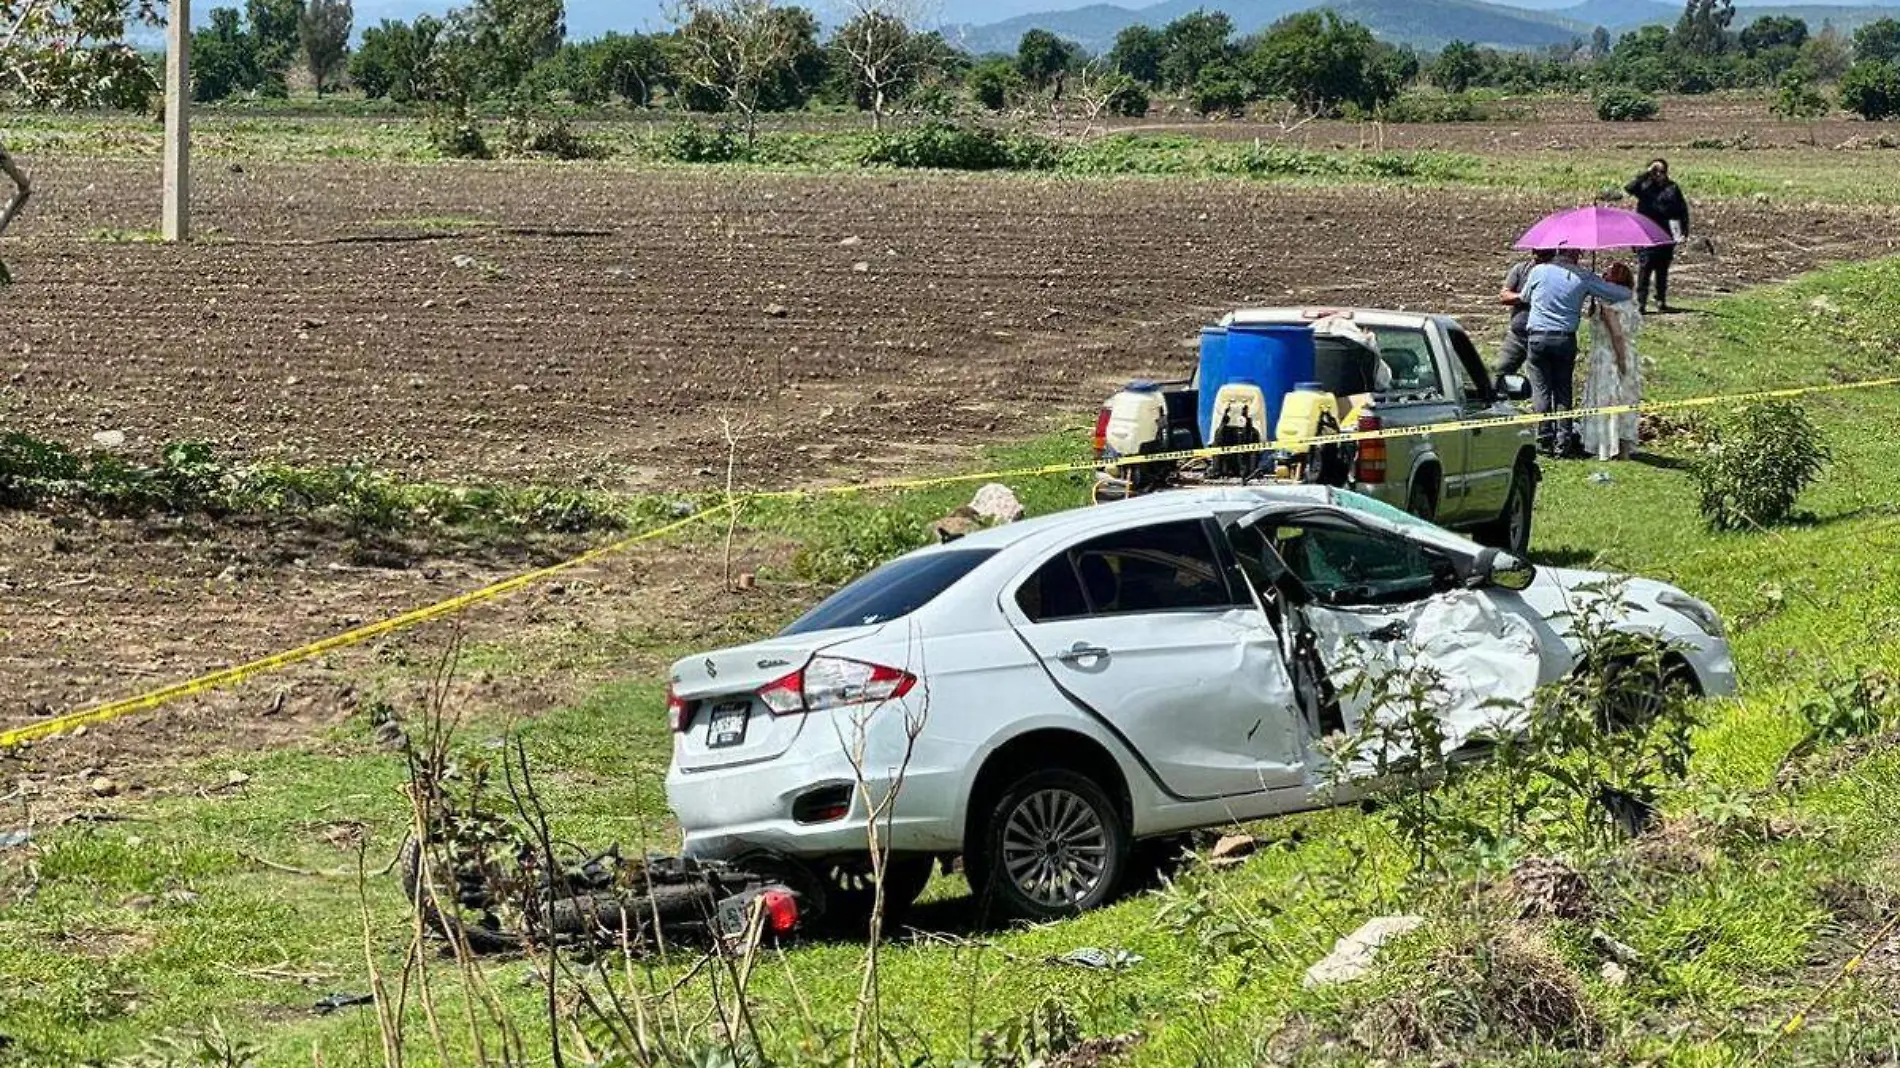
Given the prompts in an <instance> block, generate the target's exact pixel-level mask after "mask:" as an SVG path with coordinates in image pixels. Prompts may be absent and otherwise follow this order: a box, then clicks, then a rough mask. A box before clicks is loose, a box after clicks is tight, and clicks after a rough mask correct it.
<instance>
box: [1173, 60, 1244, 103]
mask: <svg viewBox="0 0 1900 1068" xmlns="http://www.w3.org/2000/svg"><path fill="white" fill-rule="evenodd" d="M1251 95H1252V94H1251V93H1250V92H1249V91H1248V87H1247V82H1246V79H1244V78H1242V77H1241V76H1240V72H1239V71H1237V70H1235V69H1234V68H1232V67H1229V66H1227V65H1226V64H1224V63H1216V64H1213V65H1211V66H1209V67H1207V68H1206V69H1205V70H1202V71H1201V76H1200V77H1199V78H1197V79H1195V82H1194V89H1193V91H1192V92H1191V93H1190V94H1189V96H1188V103H1190V104H1191V105H1193V107H1194V110H1195V111H1197V112H1200V113H1201V114H1202V115H1238V114H1240V113H1241V111H1243V110H1244V109H1245V108H1246V107H1247V99H1248V97H1250V96H1251Z"/></svg>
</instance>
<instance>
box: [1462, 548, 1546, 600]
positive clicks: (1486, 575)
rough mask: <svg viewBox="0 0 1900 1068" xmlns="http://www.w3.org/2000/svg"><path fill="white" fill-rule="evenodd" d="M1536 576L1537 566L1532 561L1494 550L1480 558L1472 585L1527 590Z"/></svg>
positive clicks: (1474, 571) (1478, 587) (1474, 570)
mask: <svg viewBox="0 0 1900 1068" xmlns="http://www.w3.org/2000/svg"><path fill="white" fill-rule="evenodd" d="M1536 578H1537V568H1536V567H1535V566H1534V565H1533V564H1532V563H1531V562H1530V561H1528V560H1520V559H1518V558H1517V557H1515V556H1512V555H1511V554H1510V553H1505V552H1497V551H1495V550H1494V551H1491V552H1487V553H1485V554H1484V555H1483V556H1480V557H1479V558H1478V564H1477V567H1475V568H1473V570H1472V576H1471V587H1472V588H1473V589H1483V588H1486V587H1489V588H1492V589H1500V590H1526V589H1529V588H1530V585H1531V583H1532V582H1533V581H1535V580H1536Z"/></svg>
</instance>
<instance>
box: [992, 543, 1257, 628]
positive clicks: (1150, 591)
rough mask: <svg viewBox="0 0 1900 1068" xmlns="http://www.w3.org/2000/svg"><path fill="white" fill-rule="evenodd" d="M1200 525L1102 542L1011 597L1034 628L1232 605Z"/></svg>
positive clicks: (1064, 558) (1051, 564)
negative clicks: (1079, 618)
mask: <svg viewBox="0 0 1900 1068" xmlns="http://www.w3.org/2000/svg"><path fill="white" fill-rule="evenodd" d="M1234 603H1235V601H1234V594H1233V592H1232V591H1231V590H1230V589H1229V588H1228V585H1227V579H1226V577H1225V576H1224V575H1223V574H1222V571H1221V566H1220V564H1219V563H1218V562H1217V559H1216V557H1215V555H1214V546H1213V543H1212V542H1211V541H1209V540H1208V536H1207V528H1206V527H1205V526H1204V525H1203V524H1202V523H1201V521H1200V520H1197V519H1190V520H1184V521H1180V522H1174V523H1158V524H1156V525H1154V526H1148V527H1139V528H1136V529H1134V530H1123V531H1117V532H1115V533H1113V534H1105V535H1103V536H1101V537H1099V538H1094V539H1091V540H1089V541H1086V542H1083V543H1082V544H1080V545H1077V546H1075V547H1074V548H1072V549H1070V550H1069V551H1068V552H1066V553H1063V554H1061V555H1059V556H1056V557H1053V558H1051V559H1050V560H1049V561H1048V562H1047V563H1045V564H1043V566H1042V567H1041V568H1039V569H1038V570H1037V571H1036V573H1035V574H1034V575H1032V576H1030V578H1029V579H1028V580H1027V581H1026V582H1024V583H1023V585H1022V586H1021V587H1020V588H1019V589H1017V591H1016V604H1017V606H1018V607H1020V608H1021V609H1022V610H1023V614H1024V615H1026V616H1028V617H1029V618H1030V620H1031V621H1033V622H1037V623H1044V622H1050V621H1053V620H1058V619H1073V618H1076V617H1077V616H1081V615H1095V616H1108V615H1133V614H1139V613H1147V612H1178V611H1191V610H1199V609H1209V608H1228V607H1232V606H1233V605H1234Z"/></svg>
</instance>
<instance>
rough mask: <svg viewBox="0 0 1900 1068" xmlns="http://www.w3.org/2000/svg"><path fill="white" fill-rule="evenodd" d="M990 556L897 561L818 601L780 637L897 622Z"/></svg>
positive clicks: (963, 552)
mask: <svg viewBox="0 0 1900 1068" xmlns="http://www.w3.org/2000/svg"><path fill="white" fill-rule="evenodd" d="M995 555H996V550H994V549H951V550H948V551H945V552H936V553H920V554H918V555H915V556H902V557H899V558H897V559H896V560H892V561H891V562H890V563H888V564H885V565H884V566H883V567H880V568H878V569H877V570H876V571H873V572H871V573H870V574H868V575H866V576H864V577H863V578H861V579H858V580H857V581H856V582H853V583H851V584H850V585H849V586H846V587H845V588H844V589H841V590H839V591H838V592H837V593H834V594H832V595H831V596H829V597H827V598H825V599H824V600H822V601H820V602H818V606H817V607H816V608H813V609H812V610H811V611H809V612H807V613H805V614H804V615H802V616H800V617H799V618H798V620H797V621H796V622H794V623H793V624H792V625H791V626H789V627H786V628H785V629H784V630H783V631H780V633H781V634H809V633H811V632H813V631H819V630H840V629H843V628H845V627H865V626H870V625H871V624H873V623H888V622H890V621H891V620H893V619H902V618H904V617H905V616H907V615H910V614H911V613H912V612H915V611H917V610H918V609H919V608H922V607H923V606H925V605H927V604H929V603H930V602H931V601H933V600H935V599H936V598H937V595H939V594H941V593H942V592H943V591H945V590H947V589H949V588H950V587H952V586H954V585H956V584H957V582H958V580H960V579H962V578H963V576H965V575H967V574H969V573H970V572H972V571H974V570H976V568H977V566H978V565H980V564H982V563H983V561H985V560H988V559H989V558H990V557H992V556H995Z"/></svg>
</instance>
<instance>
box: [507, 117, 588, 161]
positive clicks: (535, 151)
mask: <svg viewBox="0 0 1900 1068" xmlns="http://www.w3.org/2000/svg"><path fill="white" fill-rule="evenodd" d="M517 133H518V137H517V139H516V142H515V147H516V149H517V150H518V151H520V152H521V153H522V154H524V155H531V156H552V157H553V158H555V159H565V160H577V159H601V158H603V157H604V156H605V155H606V153H605V152H604V151H603V150H602V149H601V147H600V146H599V145H596V144H594V143H592V142H590V141H588V140H587V139H586V138H584V137H582V136H580V135H579V134H577V133H575V132H574V128H573V127H572V126H569V125H568V124H567V120H565V119H556V120H555V121H553V122H551V123H538V122H530V123H527V124H525V125H524V126H522V127H521V128H520V129H519V130H518V131H517Z"/></svg>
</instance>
